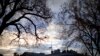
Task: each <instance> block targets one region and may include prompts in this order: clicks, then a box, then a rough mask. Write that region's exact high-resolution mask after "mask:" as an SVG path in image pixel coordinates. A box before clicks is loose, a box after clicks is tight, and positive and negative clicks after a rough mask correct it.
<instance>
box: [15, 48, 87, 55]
mask: <svg viewBox="0 0 100 56" xmlns="http://www.w3.org/2000/svg"><path fill="white" fill-rule="evenodd" d="M14 56H19V55H17V53H15V54H14ZM20 56H88V55H87V54H79V53H77V52H75V51H73V50H69V51H63V52H60V50H59V49H58V50H55V51H52V52H51V54H48V55H46V54H44V53H30V52H24V53H23V54H22V55H20Z"/></svg>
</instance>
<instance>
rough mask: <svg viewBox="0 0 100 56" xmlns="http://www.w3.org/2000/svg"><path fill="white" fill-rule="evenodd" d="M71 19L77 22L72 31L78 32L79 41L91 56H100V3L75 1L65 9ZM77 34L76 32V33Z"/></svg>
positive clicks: (73, 24)
mask: <svg viewBox="0 0 100 56" xmlns="http://www.w3.org/2000/svg"><path fill="white" fill-rule="evenodd" d="M63 11H64V12H65V13H69V14H70V16H69V18H70V19H71V18H72V19H73V20H75V21H74V22H73V23H72V24H68V23H67V24H68V25H71V28H72V29H70V31H72V33H73V31H76V32H78V35H77V36H78V38H77V39H79V40H81V41H82V43H84V45H85V46H86V48H87V50H88V51H89V53H90V55H91V56H96V55H97V54H100V1H99V0H73V1H71V3H70V5H69V8H67V9H65V8H63ZM74 33H75V32H74Z"/></svg>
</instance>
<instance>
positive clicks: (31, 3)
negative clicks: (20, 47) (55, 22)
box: [0, 0, 51, 38]
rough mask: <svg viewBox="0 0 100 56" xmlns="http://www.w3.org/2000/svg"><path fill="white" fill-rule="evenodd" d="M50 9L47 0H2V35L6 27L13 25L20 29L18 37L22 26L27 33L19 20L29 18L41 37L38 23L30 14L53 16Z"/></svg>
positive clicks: (0, 30) (0, 29) (0, 10)
mask: <svg viewBox="0 0 100 56" xmlns="http://www.w3.org/2000/svg"><path fill="white" fill-rule="evenodd" d="M49 11H50V10H49V9H48V8H47V6H46V0H0V35H1V34H2V32H3V31H4V29H6V28H7V27H9V26H10V25H12V26H15V27H16V29H17V31H18V34H17V37H18V38H20V34H21V30H20V27H21V28H22V29H23V30H25V32H26V33H27V31H26V28H25V27H24V26H23V25H22V24H21V23H20V22H19V21H21V19H27V20H28V21H29V22H30V23H31V24H32V25H33V26H34V29H35V36H36V38H39V37H38V34H37V32H36V30H37V29H36V25H35V24H34V22H33V21H32V20H31V19H30V18H29V17H28V15H32V16H34V17H40V18H43V19H47V18H50V17H51V16H50V13H49ZM17 13H19V14H20V15H18V14H17Z"/></svg>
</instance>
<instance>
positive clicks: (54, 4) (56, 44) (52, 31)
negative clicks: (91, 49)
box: [15, 0, 82, 53]
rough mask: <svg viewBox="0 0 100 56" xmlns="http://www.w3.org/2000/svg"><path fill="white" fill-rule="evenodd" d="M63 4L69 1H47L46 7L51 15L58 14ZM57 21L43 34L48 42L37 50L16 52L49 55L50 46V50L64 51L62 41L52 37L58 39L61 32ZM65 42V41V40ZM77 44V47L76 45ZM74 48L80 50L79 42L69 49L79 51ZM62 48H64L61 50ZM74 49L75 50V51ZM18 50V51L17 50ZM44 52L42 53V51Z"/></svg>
mask: <svg viewBox="0 0 100 56" xmlns="http://www.w3.org/2000/svg"><path fill="white" fill-rule="evenodd" d="M64 2H67V3H69V0H48V1H47V6H48V7H49V8H51V10H52V12H53V13H58V12H60V10H61V5H62V4H63V3H64ZM54 21H55V23H56V21H57V18H55V19H54V20H52V22H51V23H50V24H49V25H48V27H47V31H46V33H45V34H47V35H49V36H50V37H52V38H50V39H49V41H48V42H47V43H44V44H43V46H41V47H38V48H30V49H29V50H28V49H26V48H18V49H15V50H16V51H17V52H19V51H21V50H22V52H23V51H24V50H25V51H27V50H28V51H30V52H34V51H35V52H45V53H50V50H51V49H50V48H49V47H51V45H52V48H53V49H54V50H55V49H58V48H59V49H66V48H65V46H62V43H63V41H64V40H63V41H62V40H59V39H54V37H58V36H59V33H58V31H62V27H61V26H59V25H56V24H55V23H54ZM37 24H38V25H39V24H41V23H37ZM65 41H66V40H65ZM76 44H78V45H76ZM75 46H79V47H78V48H82V45H81V43H79V42H75V43H74V44H73V45H72V47H71V48H70V49H74V50H76V51H80V49H78V48H76V47H75ZM63 47H64V48H63ZM73 47H74V48H73ZM75 48H76V49H75ZM19 49H20V50H19ZM43 50H44V51H43Z"/></svg>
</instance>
